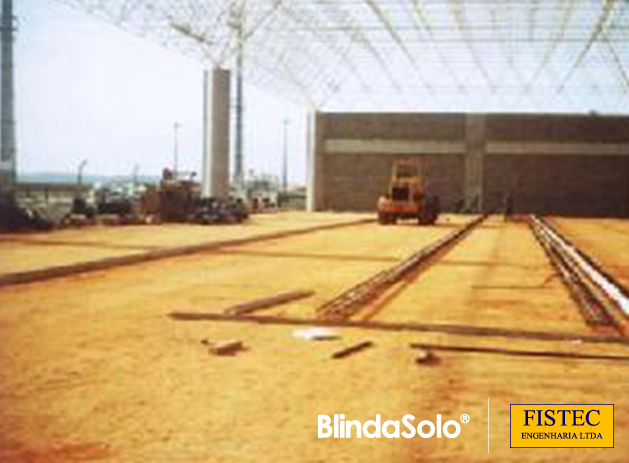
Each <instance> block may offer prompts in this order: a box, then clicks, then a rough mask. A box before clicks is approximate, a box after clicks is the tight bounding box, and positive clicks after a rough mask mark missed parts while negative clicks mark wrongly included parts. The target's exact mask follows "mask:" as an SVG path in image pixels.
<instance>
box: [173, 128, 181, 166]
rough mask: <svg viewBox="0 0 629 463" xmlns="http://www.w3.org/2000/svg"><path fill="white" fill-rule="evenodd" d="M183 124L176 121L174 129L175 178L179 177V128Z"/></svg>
mask: <svg viewBox="0 0 629 463" xmlns="http://www.w3.org/2000/svg"><path fill="white" fill-rule="evenodd" d="M180 127H181V124H180V123H179V122H175V123H174V124H173V129H174V133H173V136H174V140H173V174H174V175H175V178H177V172H178V170H179V128H180Z"/></svg>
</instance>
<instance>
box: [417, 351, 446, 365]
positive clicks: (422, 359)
mask: <svg viewBox="0 0 629 463" xmlns="http://www.w3.org/2000/svg"><path fill="white" fill-rule="evenodd" d="M440 361H441V360H440V359H439V357H437V356H436V355H435V353H434V352H433V351H432V350H431V349H422V350H421V351H420V353H419V355H418V356H417V357H416V358H415V363H418V364H420V365H436V364H437V363H439V362H440Z"/></svg>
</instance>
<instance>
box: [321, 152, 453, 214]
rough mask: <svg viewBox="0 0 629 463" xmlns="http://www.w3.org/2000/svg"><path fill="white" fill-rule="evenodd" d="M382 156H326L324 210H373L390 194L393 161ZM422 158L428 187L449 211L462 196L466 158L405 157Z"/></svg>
mask: <svg viewBox="0 0 629 463" xmlns="http://www.w3.org/2000/svg"><path fill="white" fill-rule="evenodd" d="M395 158H396V156H389V155H382V154H328V155H326V182H325V195H324V196H325V203H324V204H325V207H324V209H329V210H335V211H373V210H375V208H376V203H377V201H378V197H380V196H381V195H382V194H384V193H385V192H386V191H387V187H388V185H389V179H390V177H391V169H392V165H393V160H394V159H395ZM403 158H404V159H413V158H417V159H420V160H421V161H422V162H423V163H425V164H424V165H426V166H428V167H427V170H426V174H425V177H426V181H427V185H428V188H429V189H430V191H431V192H433V193H434V194H437V195H439V197H440V198H441V201H442V203H443V205H444V207H446V208H452V207H454V204H455V203H456V201H458V200H459V199H460V198H461V197H462V196H463V170H464V164H463V157H462V156H459V155H444V154H437V155H405V156H403Z"/></svg>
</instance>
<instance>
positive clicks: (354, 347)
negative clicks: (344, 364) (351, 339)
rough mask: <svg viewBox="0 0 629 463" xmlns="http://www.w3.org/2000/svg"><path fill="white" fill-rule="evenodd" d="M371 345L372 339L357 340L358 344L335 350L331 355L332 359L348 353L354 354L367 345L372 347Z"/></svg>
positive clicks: (340, 357)
mask: <svg viewBox="0 0 629 463" xmlns="http://www.w3.org/2000/svg"><path fill="white" fill-rule="evenodd" d="M373 345H374V343H373V341H362V342H359V343H358V344H354V345H352V346H349V347H345V348H343V349H341V350H337V351H336V352H334V353H333V354H332V356H331V357H332V358H333V359H342V358H345V357H349V356H350V355H354V354H356V353H358V352H361V351H363V350H365V349H367V348H369V347H372V346H373Z"/></svg>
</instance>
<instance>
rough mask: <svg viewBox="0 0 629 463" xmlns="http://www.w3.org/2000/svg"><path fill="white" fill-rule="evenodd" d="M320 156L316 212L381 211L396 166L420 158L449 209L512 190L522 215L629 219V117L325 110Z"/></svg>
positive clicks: (319, 122) (320, 117)
mask: <svg viewBox="0 0 629 463" xmlns="http://www.w3.org/2000/svg"><path fill="white" fill-rule="evenodd" d="M313 152H314V157H315V159H314V160H313V166H314V167H313V174H314V175H313V182H312V186H313V190H314V197H315V202H314V205H315V208H316V209H318V210H322V209H332V210H355V211H373V210H375V205H376V201H377V198H378V196H380V195H381V194H382V193H383V192H385V191H386V189H387V184H388V181H389V176H390V172H391V166H392V164H393V161H394V159H396V158H409V157H419V158H422V159H424V160H426V161H427V163H428V165H429V172H428V174H427V175H428V183H429V188H431V190H432V191H433V192H435V193H436V194H438V195H439V196H440V197H441V199H442V204H443V206H444V208H445V209H452V208H453V207H454V205H455V204H456V203H457V202H458V201H460V200H461V199H465V200H466V202H467V203H468V204H469V203H470V202H471V201H472V200H473V198H474V197H478V198H479V203H480V205H481V207H482V209H483V210H486V211H495V210H500V209H501V208H502V205H503V201H504V196H505V194H507V193H509V192H510V193H511V194H512V195H513V197H514V200H515V208H516V210H517V211H522V212H541V213H544V212H546V213H556V214H569V215H617V216H618V215H627V214H629V117H601V116H576V115H568V116H564V115H500V114H491V115H482V114H471V115H463V114H340V113H335V114H329V113H319V114H317V117H316V128H315V147H314V150H313Z"/></svg>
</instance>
